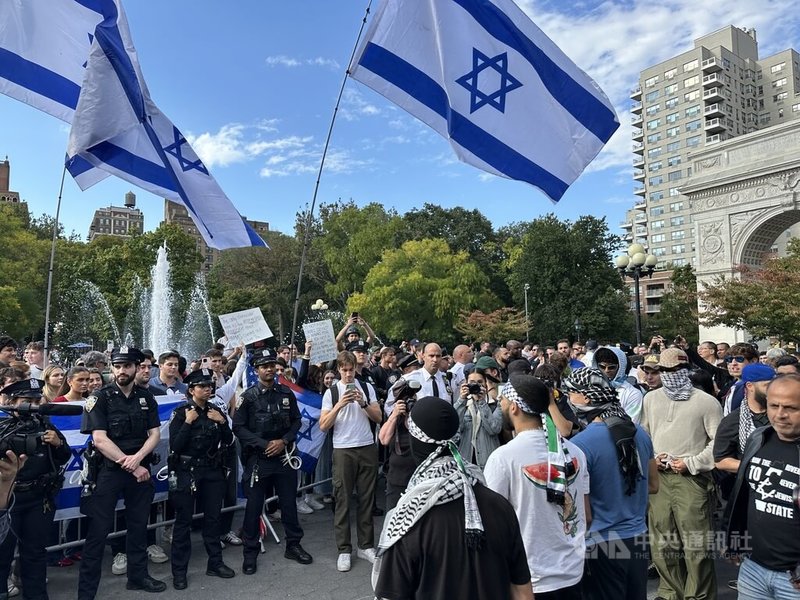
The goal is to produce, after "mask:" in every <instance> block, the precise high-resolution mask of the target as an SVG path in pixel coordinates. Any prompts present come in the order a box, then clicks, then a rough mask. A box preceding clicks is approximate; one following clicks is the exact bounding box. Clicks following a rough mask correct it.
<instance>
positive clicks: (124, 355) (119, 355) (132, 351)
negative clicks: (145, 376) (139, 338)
mask: <svg viewBox="0 0 800 600" xmlns="http://www.w3.org/2000/svg"><path fill="white" fill-rule="evenodd" d="M143 360H144V354H142V353H141V352H140V351H139V349H138V348H131V347H130V346H120V347H119V348H114V349H113V350H112V351H111V364H112V365H118V364H120V363H128V362H129V363H135V364H139V363H140V362H142V361H143Z"/></svg>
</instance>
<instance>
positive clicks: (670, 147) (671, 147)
mask: <svg viewBox="0 0 800 600" xmlns="http://www.w3.org/2000/svg"><path fill="white" fill-rule="evenodd" d="M680 147H681V143H680V141H677V142H670V143H669V144H667V153H670V154H671V153H672V152H677V151H678V150H679V149H680Z"/></svg>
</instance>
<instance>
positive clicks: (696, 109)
mask: <svg viewBox="0 0 800 600" xmlns="http://www.w3.org/2000/svg"><path fill="white" fill-rule="evenodd" d="M699 114H700V105H699V104H695V105H694V106H690V107H689V108H687V109H686V118H689V117H696V116H697V115H699Z"/></svg>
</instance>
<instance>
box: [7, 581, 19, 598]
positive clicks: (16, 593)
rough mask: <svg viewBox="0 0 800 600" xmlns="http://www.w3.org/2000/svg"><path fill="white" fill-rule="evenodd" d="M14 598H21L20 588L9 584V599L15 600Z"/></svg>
mask: <svg viewBox="0 0 800 600" xmlns="http://www.w3.org/2000/svg"><path fill="white" fill-rule="evenodd" d="M14 596H19V588H18V587H17V586H15V585H14V584H13V583H11V582H9V584H8V597H9V598H13V597H14Z"/></svg>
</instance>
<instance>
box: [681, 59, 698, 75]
mask: <svg viewBox="0 0 800 600" xmlns="http://www.w3.org/2000/svg"><path fill="white" fill-rule="evenodd" d="M698 63H699V61H698V59H696V58H695V59H694V60H690V61H689V62H687V63H683V72H684V73H688V72H689V71H694V70H695V69H696V68H697V67H698Z"/></svg>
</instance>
